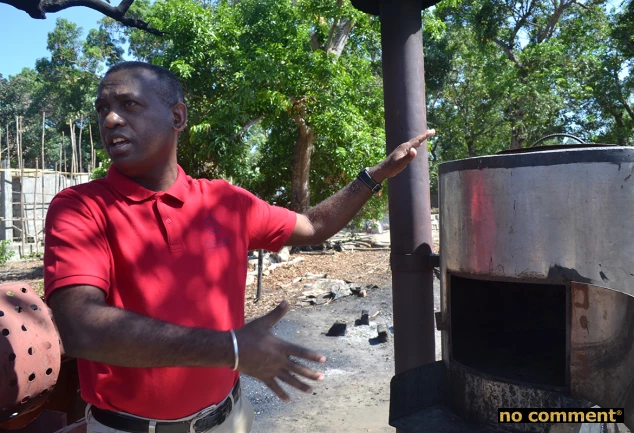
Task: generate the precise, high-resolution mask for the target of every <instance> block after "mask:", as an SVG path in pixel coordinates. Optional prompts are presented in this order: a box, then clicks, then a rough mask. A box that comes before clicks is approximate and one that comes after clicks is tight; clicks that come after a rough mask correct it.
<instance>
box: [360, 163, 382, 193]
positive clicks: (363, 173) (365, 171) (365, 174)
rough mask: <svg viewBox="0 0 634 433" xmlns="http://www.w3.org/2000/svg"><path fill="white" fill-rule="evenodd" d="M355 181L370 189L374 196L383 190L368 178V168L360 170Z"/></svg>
mask: <svg viewBox="0 0 634 433" xmlns="http://www.w3.org/2000/svg"><path fill="white" fill-rule="evenodd" d="M357 179H359V180H360V181H361V182H363V183H364V184H365V186H367V187H368V188H370V191H372V192H373V193H374V194H376V193H377V192H379V191H381V188H383V187H382V186H381V184H380V183H378V182H377V181H375V180H374V179H372V176H370V173H369V172H368V167H366V168H364V169H363V170H361V172H360V173H359V175H358V176H357Z"/></svg>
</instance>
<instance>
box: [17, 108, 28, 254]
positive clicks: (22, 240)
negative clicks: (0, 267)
mask: <svg viewBox="0 0 634 433" xmlns="http://www.w3.org/2000/svg"><path fill="white" fill-rule="evenodd" d="M20 120H21V119H20V118H18V121H17V122H16V124H17V128H16V130H17V133H18V135H17V140H16V141H17V151H18V167H19V169H20V217H21V218H22V231H21V232H20V243H21V244H22V257H24V254H25V252H26V244H25V235H26V233H25V232H26V230H27V229H28V223H27V224H25V219H26V218H25V216H26V212H25V207H24V161H23V160H22V131H21V128H20V123H21V121H20Z"/></svg>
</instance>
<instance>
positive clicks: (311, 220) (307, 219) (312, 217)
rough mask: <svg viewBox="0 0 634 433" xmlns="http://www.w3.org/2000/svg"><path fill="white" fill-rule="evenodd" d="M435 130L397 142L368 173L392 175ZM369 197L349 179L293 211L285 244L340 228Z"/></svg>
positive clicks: (312, 240) (379, 177)
mask: <svg viewBox="0 0 634 433" xmlns="http://www.w3.org/2000/svg"><path fill="white" fill-rule="evenodd" d="M435 133H436V131H434V130H433V129H431V130H428V131H427V132H425V133H424V134H421V135H419V136H418V137H416V138H413V139H411V140H410V141H408V142H406V143H403V144H401V145H400V146H398V147H397V148H396V149H394V151H393V152H392V153H390V155H388V157H387V158H385V159H384V160H383V161H381V162H380V163H378V164H377V165H375V166H374V167H372V168H370V169H369V170H368V171H369V173H370V176H372V178H373V179H374V180H375V181H376V182H378V183H382V182H383V181H384V180H385V179H388V178H390V177H394V176H396V175H397V174H398V173H400V172H401V171H403V169H405V167H407V165H408V164H409V163H410V162H411V161H412V160H413V159H414V158H415V157H416V153H417V151H416V149H417V148H419V147H420V146H421V145H423V144H424V143H425V142H426V141H427V139H428V138H430V137H431V136H433V135H434V134H435ZM370 197H372V191H370V189H369V188H368V187H367V186H366V185H364V184H363V182H362V181H360V180H359V179H355V180H353V181H352V182H350V183H349V184H348V185H347V186H346V187H344V188H343V189H341V190H340V191H339V192H337V193H336V194H335V195H333V196H332V197H330V198H328V199H326V200H324V201H323V202H321V203H319V204H318V205H317V206H315V207H314V208H312V209H310V210H309V211H308V212H306V214H297V223H296V224H295V229H294V230H293V233H292V234H291V236H290V238H289V239H288V241H287V242H286V245H315V244H319V243H321V242H323V241H325V240H326V239H328V238H330V237H331V236H333V235H334V234H335V233H337V232H338V231H339V230H341V229H342V228H344V227H345V226H346V224H348V222H350V220H351V219H352V218H354V216H355V215H356V214H357V213H358V212H359V210H361V208H362V207H363V205H364V204H365V203H366V202H367V201H368V200H369V199H370Z"/></svg>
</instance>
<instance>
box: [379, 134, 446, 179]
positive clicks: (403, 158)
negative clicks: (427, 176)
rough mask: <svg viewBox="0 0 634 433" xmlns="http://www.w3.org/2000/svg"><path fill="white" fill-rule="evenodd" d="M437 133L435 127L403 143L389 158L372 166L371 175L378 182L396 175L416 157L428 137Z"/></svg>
mask: <svg viewBox="0 0 634 433" xmlns="http://www.w3.org/2000/svg"><path fill="white" fill-rule="evenodd" d="M434 134H436V130H435V129H428V130H427V131H425V132H424V133H423V134H421V135H419V136H417V137H414V138H412V139H411V140H409V141H408V142H406V143H403V144H401V145H400V146H398V147H397V148H396V149H394V150H393V151H392V153H390V154H389V155H388V156H387V158H385V159H384V160H383V161H381V162H380V163H378V164H377V165H376V166H374V167H372V169H371V170H370V175H371V176H372V178H373V179H374V180H375V181H376V182H379V183H381V182H383V181H384V180H385V179H388V178H390V177H394V176H396V175H397V174H399V173H400V172H401V171H403V170H404V169H405V167H407V164H409V163H410V162H411V161H412V160H413V159H414V158H415V157H416V153H417V150H416V149H418V148H419V147H420V146H421V145H422V144H423V143H425V142H426V141H427V139H428V138H430V137H432V136H433V135H434Z"/></svg>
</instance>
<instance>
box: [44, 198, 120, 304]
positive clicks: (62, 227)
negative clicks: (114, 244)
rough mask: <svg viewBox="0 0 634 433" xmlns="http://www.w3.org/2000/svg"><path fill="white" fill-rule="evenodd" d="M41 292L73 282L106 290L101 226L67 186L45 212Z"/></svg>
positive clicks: (106, 267) (105, 253)
mask: <svg viewBox="0 0 634 433" xmlns="http://www.w3.org/2000/svg"><path fill="white" fill-rule="evenodd" d="M45 227H46V237H45V248H44V291H45V296H46V300H47V302H48V299H49V297H50V295H51V293H53V292H54V291H55V290H57V289H59V288H62V287H66V286H71V285H77V284H83V285H90V286H95V287H98V288H100V289H102V290H103V291H104V292H106V295H107V294H108V293H109V287H110V268H111V267H110V262H111V254H110V249H109V247H108V243H107V240H106V237H105V234H104V231H103V230H102V228H100V227H99V223H98V222H97V221H96V220H95V218H94V216H93V214H92V213H91V211H90V209H89V207H88V206H87V205H86V204H85V203H84V202H83V201H82V199H81V196H80V195H79V194H77V193H75V192H74V191H72V190H70V189H67V190H64V191H62V192H61V193H59V194H58V195H57V196H56V197H55V198H54V199H53V201H52V202H51V205H50V207H49V209H48V212H47V214H46V226H45Z"/></svg>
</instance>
